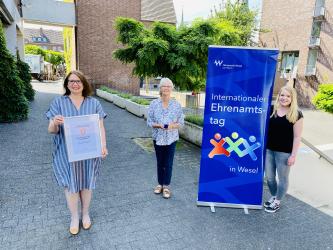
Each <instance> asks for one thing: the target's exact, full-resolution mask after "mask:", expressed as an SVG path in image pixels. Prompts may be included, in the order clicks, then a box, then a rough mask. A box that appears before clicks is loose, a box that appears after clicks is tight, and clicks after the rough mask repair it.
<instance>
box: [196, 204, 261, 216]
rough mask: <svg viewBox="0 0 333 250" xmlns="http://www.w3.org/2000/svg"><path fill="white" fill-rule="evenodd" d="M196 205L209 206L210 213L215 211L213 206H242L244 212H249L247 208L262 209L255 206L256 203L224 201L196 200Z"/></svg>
mask: <svg viewBox="0 0 333 250" xmlns="http://www.w3.org/2000/svg"><path fill="white" fill-rule="evenodd" d="M197 206H204V207H210V211H211V212H212V213H215V212H216V210H215V207H227V208H243V210H244V214H250V213H249V209H262V206H257V205H246V204H243V205H240V204H226V203H216V202H202V201H197Z"/></svg>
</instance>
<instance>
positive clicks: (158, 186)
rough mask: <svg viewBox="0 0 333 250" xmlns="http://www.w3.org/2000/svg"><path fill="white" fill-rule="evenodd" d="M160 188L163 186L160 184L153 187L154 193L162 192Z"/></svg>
mask: <svg viewBox="0 0 333 250" xmlns="http://www.w3.org/2000/svg"><path fill="white" fill-rule="evenodd" d="M162 190H163V187H162V186H161V185H157V186H156V187H155V188H154V193H155V194H160V193H162Z"/></svg>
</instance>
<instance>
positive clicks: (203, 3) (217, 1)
mask: <svg viewBox="0 0 333 250" xmlns="http://www.w3.org/2000/svg"><path fill="white" fill-rule="evenodd" d="M261 1H262V0H248V2H249V6H250V8H251V9H258V10H260V3H261ZM222 2H223V1H222V0H173V3H174V6H175V10H176V15H177V22H178V23H180V21H181V15H182V9H183V11H184V21H185V22H191V21H193V20H194V19H195V18H196V17H203V18H206V17H208V16H209V15H210V14H211V10H212V9H214V6H215V7H216V8H217V9H218V10H219V9H220V5H221V3H222Z"/></svg>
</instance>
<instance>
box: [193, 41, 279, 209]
mask: <svg viewBox="0 0 333 250" xmlns="http://www.w3.org/2000/svg"><path fill="white" fill-rule="evenodd" d="M278 55H279V51H278V49H270V48H253V47H226V46H215V45H212V46H209V48H208V64H207V81H206V99H205V111H204V126H203V134H202V146H201V161H200V174H199V183H198V198H197V205H198V206H208V207H210V210H211V212H213V213H214V212H215V207H228V208H240V209H242V210H244V213H245V214H249V209H262V208H263V204H262V198H263V191H264V190H263V178H264V160H265V152H266V134H267V124H268V120H269V114H270V113H269V111H270V105H271V99H272V91H273V83H274V79H275V72H276V64H277V59H278Z"/></svg>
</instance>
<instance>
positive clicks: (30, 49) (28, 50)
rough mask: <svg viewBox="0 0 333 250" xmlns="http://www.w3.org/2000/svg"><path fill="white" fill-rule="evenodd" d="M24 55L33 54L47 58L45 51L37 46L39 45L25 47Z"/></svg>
mask: <svg viewBox="0 0 333 250" xmlns="http://www.w3.org/2000/svg"><path fill="white" fill-rule="evenodd" d="M24 53H25V54H32V55H41V56H44V57H45V51H44V50H43V49H42V48H41V47H39V46H37V45H30V44H29V45H25V46H24Z"/></svg>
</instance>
